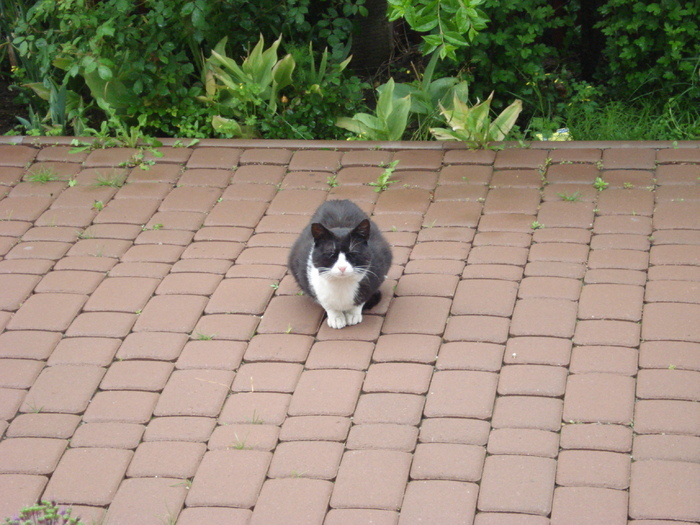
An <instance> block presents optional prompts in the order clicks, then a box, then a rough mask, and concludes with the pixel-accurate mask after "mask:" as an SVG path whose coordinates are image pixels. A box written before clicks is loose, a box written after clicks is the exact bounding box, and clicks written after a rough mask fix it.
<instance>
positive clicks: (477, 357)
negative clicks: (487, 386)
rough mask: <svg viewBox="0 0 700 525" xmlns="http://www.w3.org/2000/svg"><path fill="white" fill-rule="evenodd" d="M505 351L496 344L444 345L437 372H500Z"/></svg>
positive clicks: (437, 364) (461, 343) (465, 343)
mask: <svg viewBox="0 0 700 525" xmlns="http://www.w3.org/2000/svg"><path fill="white" fill-rule="evenodd" d="M503 350H504V346H503V345H498V344H494V343H473V342H466V341H464V342H454V343H443V344H442V345H441V346H440V353H439V354H438V359H437V363H436V364H435V368H436V369H437V370H481V371H483V372H498V371H499V370H500V369H501V364H502V362H503ZM375 360H376V358H375Z"/></svg>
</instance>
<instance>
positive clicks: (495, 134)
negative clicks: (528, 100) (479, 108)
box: [489, 99, 523, 140]
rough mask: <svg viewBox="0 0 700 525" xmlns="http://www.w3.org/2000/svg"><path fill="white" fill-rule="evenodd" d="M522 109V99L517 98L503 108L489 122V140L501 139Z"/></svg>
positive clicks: (508, 131) (511, 127)
mask: <svg viewBox="0 0 700 525" xmlns="http://www.w3.org/2000/svg"><path fill="white" fill-rule="evenodd" d="M522 110H523V101H522V100H520V99H517V100H516V101H515V102H513V103H512V104H511V105H510V106H508V107H507V108H506V109H504V110H503V111H502V112H501V114H500V115H498V117H496V119H495V120H494V121H493V123H492V124H491V128H490V130H489V140H503V139H504V138H505V137H506V135H508V133H510V130H511V129H513V126H514V125H515V121H516V120H517V119H518V116H519V115H520V112H521V111H522Z"/></svg>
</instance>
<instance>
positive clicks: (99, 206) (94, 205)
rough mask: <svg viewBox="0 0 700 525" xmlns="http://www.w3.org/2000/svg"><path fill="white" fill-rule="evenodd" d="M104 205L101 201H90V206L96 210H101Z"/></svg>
mask: <svg viewBox="0 0 700 525" xmlns="http://www.w3.org/2000/svg"><path fill="white" fill-rule="evenodd" d="M104 207H105V204H104V202H102V201H95V202H93V203H92V208H93V209H95V210H97V211H102V210H103V209H104Z"/></svg>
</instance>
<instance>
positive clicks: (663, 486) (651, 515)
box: [629, 460, 700, 521]
mask: <svg viewBox="0 0 700 525" xmlns="http://www.w3.org/2000/svg"><path fill="white" fill-rule="evenodd" d="M698 491H700V464H697V463H685V462H677V461H656V460H647V461H636V462H635V463H633V464H632V475H631V479H630V491H629V515H630V517H631V518H638V519H660V520H663V519H668V520H688V521H696V520H698V518H699V517H700V501H699V500H698V498H697V497H696V496H697V494H698Z"/></svg>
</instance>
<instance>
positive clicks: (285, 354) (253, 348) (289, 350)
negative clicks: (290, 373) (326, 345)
mask: <svg viewBox="0 0 700 525" xmlns="http://www.w3.org/2000/svg"><path fill="white" fill-rule="evenodd" d="M312 344H313V338H311V337H310V336H307V335H294V334H257V335H256V336H255V337H253V338H252V339H251V340H250V343H249V344H248V347H247V349H246V352H245V360H246V361H248V362H251V361H281V362H292V363H295V362H296V363H303V362H305V361H306V358H307V356H308V354H309V351H310V350H311V345H312Z"/></svg>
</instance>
